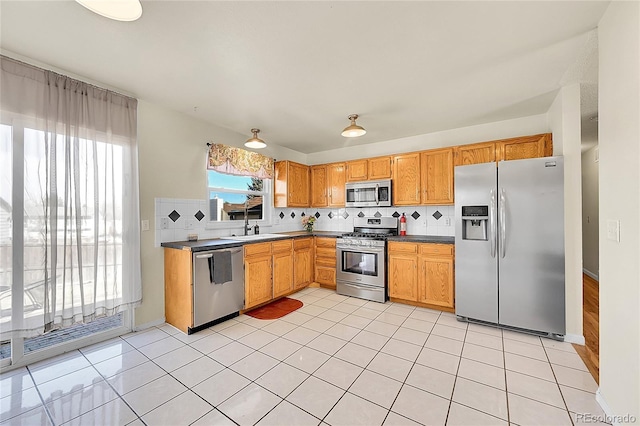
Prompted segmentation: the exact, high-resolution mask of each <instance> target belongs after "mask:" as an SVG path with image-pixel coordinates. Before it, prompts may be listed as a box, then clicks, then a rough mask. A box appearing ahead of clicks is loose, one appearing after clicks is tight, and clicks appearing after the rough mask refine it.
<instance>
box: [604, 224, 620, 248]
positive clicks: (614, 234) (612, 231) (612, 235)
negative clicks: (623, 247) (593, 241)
mask: <svg viewBox="0 0 640 426" xmlns="http://www.w3.org/2000/svg"><path fill="white" fill-rule="evenodd" d="M607 240H611V241H615V242H617V243H619V242H620V221H619V220H607Z"/></svg>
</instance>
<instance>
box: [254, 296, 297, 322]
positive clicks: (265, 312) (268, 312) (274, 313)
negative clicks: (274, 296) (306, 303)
mask: <svg viewBox="0 0 640 426" xmlns="http://www.w3.org/2000/svg"><path fill="white" fill-rule="evenodd" d="M302 305H303V303H302V302H301V301H299V300H296V299H289V298H288V297H283V298H282V299H278V300H276V301H275V302H271V303H269V304H268V305H264V306H262V307H260V308H256V309H254V310H252V311H249V312H245V314H247V315H249V316H252V317H254V318H257V319H263V320H272V319H278V318H282V317H283V316H285V315H287V314H290V313H291V312H293V311H295V310H296V309H300V308H301V307H302Z"/></svg>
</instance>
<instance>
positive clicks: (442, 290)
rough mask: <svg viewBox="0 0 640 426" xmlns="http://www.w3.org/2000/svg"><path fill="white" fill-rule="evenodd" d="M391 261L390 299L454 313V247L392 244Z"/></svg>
mask: <svg viewBox="0 0 640 426" xmlns="http://www.w3.org/2000/svg"><path fill="white" fill-rule="evenodd" d="M388 259H389V261H388V273H389V280H388V282H389V297H390V298H392V299H396V300H398V301H406V302H410V303H412V304H416V305H424V306H427V307H432V308H441V309H445V310H449V311H451V310H453V308H454V272H453V262H454V246H453V245H450V244H431V243H404V242H396V241H390V242H389V255H388Z"/></svg>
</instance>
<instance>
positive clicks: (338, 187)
mask: <svg viewBox="0 0 640 426" xmlns="http://www.w3.org/2000/svg"><path fill="white" fill-rule="evenodd" d="M345 168H346V167H345V163H334V164H329V165H327V176H328V179H327V182H328V188H329V198H328V205H329V207H344V202H345V188H344V184H345V175H346V173H345Z"/></svg>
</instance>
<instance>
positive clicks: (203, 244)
mask: <svg viewBox="0 0 640 426" xmlns="http://www.w3.org/2000/svg"><path fill="white" fill-rule="evenodd" d="M276 234H278V235H286V236H287V237H290V238H304V237H329V238H336V237H338V236H340V235H342V234H343V232H339V231H335V232H333V231H313V232H307V231H291V232H276ZM230 238H233V237H230ZM281 239H282V238H263V239H260V240H255V241H237V240H229V239H222V238H213V239H208V240H198V241H172V242H167V243H161V244H160V246H162V247H165V248H172V249H177V250H189V251H192V252H199V251H205V250H216V249H225V248H232V247H242V246H243V245H245V244H253V243H268V242H271V241H278V240H281Z"/></svg>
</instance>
